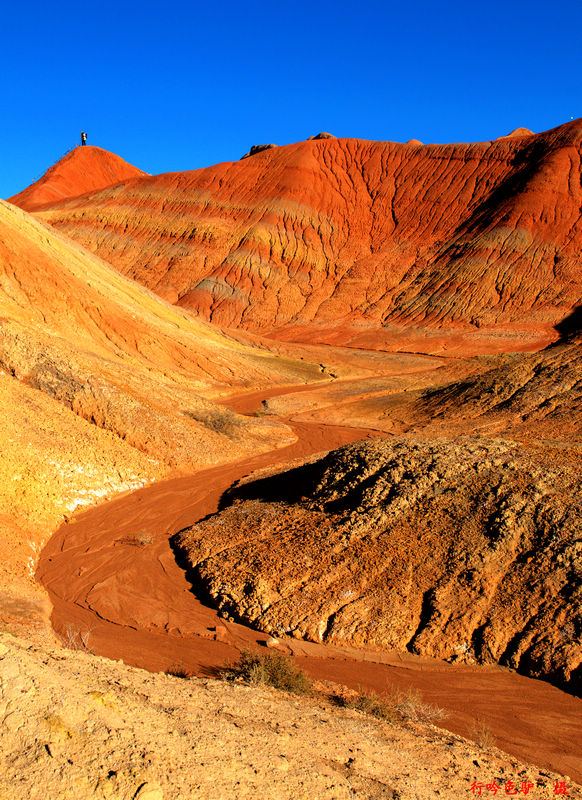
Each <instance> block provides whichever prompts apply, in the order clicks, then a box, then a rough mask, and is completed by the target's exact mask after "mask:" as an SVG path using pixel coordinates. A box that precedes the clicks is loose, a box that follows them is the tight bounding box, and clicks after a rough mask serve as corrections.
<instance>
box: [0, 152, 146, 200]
mask: <svg viewBox="0 0 582 800" xmlns="http://www.w3.org/2000/svg"><path fill="white" fill-rule="evenodd" d="M146 174H147V173H146V172H143V171H142V170H141V169H138V168H137V167H134V166H132V165H131V164H128V163H127V161H124V160H123V159H122V158H120V157H119V156H116V155H115V154H114V153H109V152H108V151H107V150H102V149H101V148H100V147H76V148H75V149H74V150H71V152H70V153H67V155H66V156H64V158H62V159H61V160H60V161H58V162H57V163H56V164H54V165H53V166H52V167H51V168H50V169H49V170H47V171H46V172H45V174H44V175H43V176H42V177H41V178H39V179H38V180H37V181H35V182H34V183H33V184H32V185H31V186H29V187H28V188H27V189H24V190H23V191H22V192H19V193H18V194H15V195H14V196H13V197H10V198H9V202H11V203H14V205H16V206H20V208H23V209H24V210H25V211H35V210H37V209H39V208H42V207H43V206H45V205H47V204H50V203H58V202H60V201H62V200H66V199H68V198H70V197H77V196H78V195H80V194H85V193H86V192H92V191H96V190H99V189H103V188H104V187H105V186H110V185H111V184H114V183H119V181H123V180H127V179H128V178H137V177H139V176H141V175H146Z"/></svg>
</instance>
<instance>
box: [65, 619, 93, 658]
mask: <svg viewBox="0 0 582 800" xmlns="http://www.w3.org/2000/svg"><path fill="white" fill-rule="evenodd" d="M90 638H91V630H81V628H79V627H77V626H75V625H73V624H71V623H69V624H68V625H67V626H66V628H65V633H64V634H62V635H61V641H62V643H63V645H64V646H65V647H67V648H68V649H69V650H84V651H85V652H86V653H91V652H93V651H92V650H91V648H90V647H89V639H90Z"/></svg>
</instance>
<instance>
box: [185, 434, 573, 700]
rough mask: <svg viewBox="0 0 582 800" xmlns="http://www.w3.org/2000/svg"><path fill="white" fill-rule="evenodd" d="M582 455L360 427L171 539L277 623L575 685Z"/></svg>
mask: <svg viewBox="0 0 582 800" xmlns="http://www.w3.org/2000/svg"><path fill="white" fill-rule="evenodd" d="M581 465H582V457H581V456H580V454H576V453H575V452H574V453H572V454H567V455H566V456H564V455H563V454H562V452H561V451H554V450H551V451H545V450H543V449H541V448H535V449H531V450H527V449H526V448H524V447H522V446H518V445H515V444H513V443H511V442H506V441H502V440H491V441H485V440H481V439H465V440H457V441H450V440H436V441H433V442H429V441H423V440H416V441H415V440H411V439H401V440H399V439H395V440H375V441H372V442H365V443H364V442H361V443H356V444H354V445H348V446H346V447H343V448H341V449H340V450H336V451H334V452H332V453H330V454H329V455H328V456H327V457H325V458H324V459H322V460H321V461H319V462H317V463H315V464H314V465H308V466H306V467H304V468H300V469H297V470H295V472H293V473H290V474H284V475H283V476H282V477H274V478H271V479H266V480H264V481H262V482H261V481H259V482H256V483H251V484H249V485H247V486H243V487H240V489H238V490H236V489H235V490H234V491H233V494H232V497H231V500H232V501H233V502H234V505H232V506H231V507H229V508H227V509H225V510H224V511H222V512H221V513H219V514H217V515H216V516H214V517H211V518H210V519H208V520H207V521H204V522H201V523H200V524H198V525H196V526H194V527H192V528H190V529H188V530H187V531H185V532H183V533H182V534H181V535H180V536H179V538H178V545H179V547H180V548H181V549H182V550H183V551H184V553H186V555H187V558H188V560H189V562H190V564H191V568H192V576H193V580H194V582H195V584H196V586H197V588H198V589H199V590H200V591H203V592H204V593H205V594H206V596H207V597H208V598H209V599H210V601H211V602H212V603H213V604H215V605H218V606H219V607H220V608H222V609H224V610H226V611H227V612H228V613H229V614H231V615H233V616H235V617H236V618H238V619H240V620H243V621H244V622H246V623H249V624H251V625H254V626H258V627H259V628H260V629H261V630H265V631H267V632H270V633H272V634H274V635H277V634H286V635H291V636H295V637H298V638H306V639H309V640H313V641H324V642H334V643H339V642H344V643H349V644H353V645H367V646H376V647H378V648H383V649H392V648H395V649H397V650H410V651H411V652H414V653H418V654H422V655H428V656H434V657H436V658H441V659H453V660H464V661H478V662H483V663H487V662H496V663H499V664H503V665H507V666H510V667H513V668H515V669H518V670H520V671H521V672H524V673H526V674H528V675H530V676H535V677H543V678H546V679H548V680H550V681H553V682H555V683H558V684H560V685H563V686H566V687H568V688H569V689H570V690H572V691H574V692H580V691H581V690H582V668H581V662H582V644H581V640H580V635H581V633H582V615H581V608H582V602H581V601H582V536H581V531H580V524H579V520H580V516H581V514H582V484H581V482H580V466H581Z"/></svg>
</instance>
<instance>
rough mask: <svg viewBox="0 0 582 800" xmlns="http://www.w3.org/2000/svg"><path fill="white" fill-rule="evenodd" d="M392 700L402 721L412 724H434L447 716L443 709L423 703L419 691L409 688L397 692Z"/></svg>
mask: <svg viewBox="0 0 582 800" xmlns="http://www.w3.org/2000/svg"><path fill="white" fill-rule="evenodd" d="M393 698H394V704H395V706H396V708H397V710H398V712H399V713H400V714H401V715H402V717H403V718H404V719H410V720H412V721H413V722H436V721H438V720H441V719H444V718H445V717H446V716H447V712H446V711H445V710H444V708H439V706H435V705H432V703H425V702H424V700H423V699H422V693H421V691H420V689H413V688H412V687H409V688H408V689H406V691H401V690H397V691H396V692H394V694H393Z"/></svg>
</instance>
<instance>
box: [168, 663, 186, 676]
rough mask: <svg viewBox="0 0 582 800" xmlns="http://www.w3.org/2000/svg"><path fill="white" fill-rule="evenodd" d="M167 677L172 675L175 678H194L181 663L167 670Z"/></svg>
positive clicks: (172, 665)
mask: <svg viewBox="0 0 582 800" xmlns="http://www.w3.org/2000/svg"><path fill="white" fill-rule="evenodd" d="M166 675H172V676H173V677H174V678H191V677H192V673H191V672H190V671H189V670H188V669H187V667H185V666H184V664H181V663H176V664H171V665H170V666H169V667H168V669H167V670H166Z"/></svg>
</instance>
